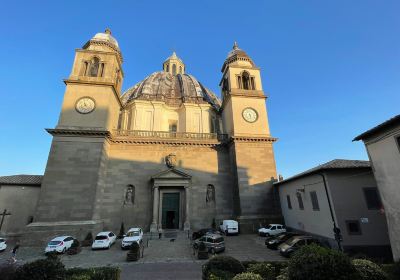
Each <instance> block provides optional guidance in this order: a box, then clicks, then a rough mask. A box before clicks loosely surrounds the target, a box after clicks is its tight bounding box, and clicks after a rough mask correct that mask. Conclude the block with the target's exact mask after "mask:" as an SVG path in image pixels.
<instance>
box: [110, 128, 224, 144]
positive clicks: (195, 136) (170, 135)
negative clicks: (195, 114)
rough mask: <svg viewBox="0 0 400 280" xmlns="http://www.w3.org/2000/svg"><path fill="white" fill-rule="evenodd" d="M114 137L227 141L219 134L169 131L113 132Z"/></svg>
mask: <svg viewBox="0 0 400 280" xmlns="http://www.w3.org/2000/svg"><path fill="white" fill-rule="evenodd" d="M114 135H115V136H127V137H134V138H161V139H182V140H185V139H186V140H218V141H225V140H227V139H228V135H227V134H220V133H193V132H171V131H149V130H122V129H117V130H114Z"/></svg>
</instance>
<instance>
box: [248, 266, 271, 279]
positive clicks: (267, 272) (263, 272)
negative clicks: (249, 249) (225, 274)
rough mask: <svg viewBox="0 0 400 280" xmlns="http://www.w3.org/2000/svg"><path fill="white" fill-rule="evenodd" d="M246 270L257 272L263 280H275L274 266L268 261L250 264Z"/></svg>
mask: <svg viewBox="0 0 400 280" xmlns="http://www.w3.org/2000/svg"><path fill="white" fill-rule="evenodd" d="M247 272H251V273H254V274H258V275H260V276H261V277H262V279H264V280H275V278H276V273H275V269H274V267H273V266H272V265H271V264H269V263H257V264H251V265H250V266H249V268H248V269H247Z"/></svg>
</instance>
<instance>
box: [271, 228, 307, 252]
mask: <svg viewBox="0 0 400 280" xmlns="http://www.w3.org/2000/svg"><path fill="white" fill-rule="evenodd" d="M298 235H300V234H298V233H295V232H285V233H281V234H279V235H277V236H274V237H271V238H267V239H266V240H265V245H267V247H268V248H269V249H273V250H276V249H278V246H279V245H281V244H282V243H283V242H285V241H286V240H289V239H290V238H292V237H294V236H298Z"/></svg>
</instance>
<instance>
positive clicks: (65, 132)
mask: <svg viewBox="0 0 400 280" xmlns="http://www.w3.org/2000/svg"><path fill="white" fill-rule="evenodd" d="M46 131H47V132H48V133H50V134H51V135H53V136H94V137H99V136H100V137H106V138H110V136H111V133H110V132H109V131H107V130H97V129H64V128H54V129H52V128H46Z"/></svg>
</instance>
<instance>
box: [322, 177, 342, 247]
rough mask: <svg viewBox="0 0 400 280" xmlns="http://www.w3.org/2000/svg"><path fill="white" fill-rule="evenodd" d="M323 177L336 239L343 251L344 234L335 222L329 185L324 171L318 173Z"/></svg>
mask: <svg viewBox="0 0 400 280" xmlns="http://www.w3.org/2000/svg"><path fill="white" fill-rule="evenodd" d="M317 174H318V175H320V176H321V177H322V180H323V182H324V188H325V193H326V198H327V199H328V205H329V211H330V213H331V218H332V222H333V233H334V234H335V240H336V242H337V245H338V248H339V250H340V251H343V249H342V245H341V241H342V235H341V234H340V229H339V228H338V227H337V225H336V222H335V217H334V215H333V210H332V205H331V200H330V198H329V193H328V187H327V186H326V180H325V176H324V174H323V173H317Z"/></svg>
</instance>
